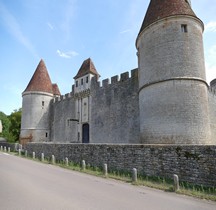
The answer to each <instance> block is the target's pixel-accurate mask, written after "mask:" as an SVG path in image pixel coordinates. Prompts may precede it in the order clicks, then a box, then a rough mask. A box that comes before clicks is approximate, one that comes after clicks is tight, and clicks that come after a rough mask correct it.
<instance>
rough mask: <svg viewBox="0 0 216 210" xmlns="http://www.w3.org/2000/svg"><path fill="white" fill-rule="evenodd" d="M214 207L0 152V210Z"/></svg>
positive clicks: (215, 206) (210, 209)
mask: <svg viewBox="0 0 216 210" xmlns="http://www.w3.org/2000/svg"><path fill="white" fill-rule="evenodd" d="M141 209H142V210H215V209H216V203H214V202H208V201H202V200H198V199H194V198H191V197H186V196H182V195H177V194H175V193H167V192H163V191H160V190H154V189H150V188H146V187H138V186H133V185H130V184H127V183H123V182H119V181H115V180H110V179H104V178H99V177H94V176H91V175H87V174H83V173H79V172H74V171H70V170H67V169H63V168H60V167H57V166H53V165H48V164H42V163H40V162H35V161H31V160H28V159H24V158H20V157H16V156H12V155H8V154H5V153H1V152H0V210H141Z"/></svg>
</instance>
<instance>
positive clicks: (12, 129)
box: [0, 109, 22, 142]
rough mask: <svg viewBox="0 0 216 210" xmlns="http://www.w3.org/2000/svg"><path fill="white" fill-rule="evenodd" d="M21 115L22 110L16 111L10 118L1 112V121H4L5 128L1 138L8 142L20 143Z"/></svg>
mask: <svg viewBox="0 0 216 210" xmlns="http://www.w3.org/2000/svg"><path fill="white" fill-rule="evenodd" d="M21 115H22V109H19V110H14V111H13V112H12V113H11V114H10V115H9V116H7V115H6V114H4V113H3V112H0V120H1V121H2V127H3V131H2V133H1V134H0V136H1V137H4V138H6V139H7V141H8V142H17V141H19V135H20V127H21Z"/></svg>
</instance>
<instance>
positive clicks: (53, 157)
mask: <svg viewBox="0 0 216 210" xmlns="http://www.w3.org/2000/svg"><path fill="white" fill-rule="evenodd" d="M52 164H53V165H54V164H55V156H54V155H52Z"/></svg>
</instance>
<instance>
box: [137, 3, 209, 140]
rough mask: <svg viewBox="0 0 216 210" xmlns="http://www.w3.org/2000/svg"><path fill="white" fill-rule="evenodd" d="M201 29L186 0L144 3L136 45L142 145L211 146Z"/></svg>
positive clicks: (199, 21)
mask: <svg viewBox="0 0 216 210" xmlns="http://www.w3.org/2000/svg"><path fill="white" fill-rule="evenodd" d="M203 30H204V26H203V23H202V21H201V20H200V19H199V18H197V16H196V15H195V13H194V12H193V10H192V8H191V4H190V1H187V0H151V1H150V4H149V7H148V10H147V13H146V16H145V18H144V21H143V24H142V27H141V30H140V32H139V35H138V38H137V41H136V47H137V50H138V65H139V103H140V104H139V106H140V132H141V142H142V143H147V144H210V143H211V141H210V123H209V110H208V95H207V91H208V85H207V83H206V76H205V65H204V50H203V38H202V33H203Z"/></svg>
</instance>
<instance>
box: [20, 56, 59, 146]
mask: <svg viewBox="0 0 216 210" xmlns="http://www.w3.org/2000/svg"><path fill="white" fill-rule="evenodd" d="M54 95H60V92H59V89H58V86H57V85H56V84H52V83H51V80H50V77H49V74H48V71H47V68H46V65H45V63H44V61H43V60H41V61H40V63H39V64H38V66H37V68H36V70H35V73H34V75H33V76H32V78H31V80H30V82H29V84H28V86H27V88H26V89H25V91H24V92H23V93H22V97H23V101H22V120H21V133H20V142H21V144H25V143H27V142H29V141H33V142H41V141H49V140H50V115H49V113H50V110H49V109H50V101H51V99H52V98H53V96H54Z"/></svg>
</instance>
